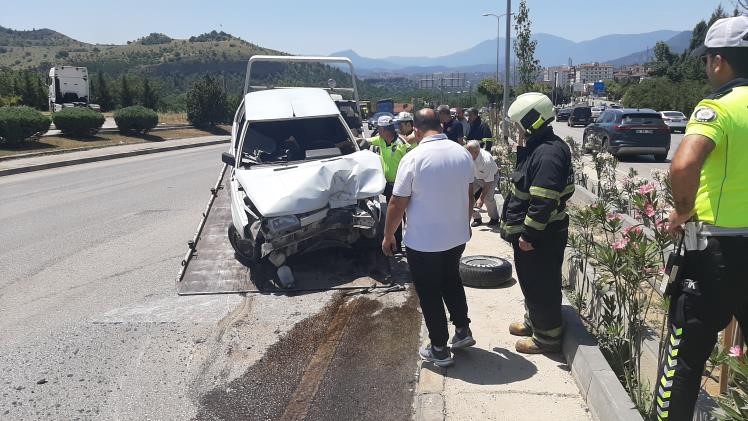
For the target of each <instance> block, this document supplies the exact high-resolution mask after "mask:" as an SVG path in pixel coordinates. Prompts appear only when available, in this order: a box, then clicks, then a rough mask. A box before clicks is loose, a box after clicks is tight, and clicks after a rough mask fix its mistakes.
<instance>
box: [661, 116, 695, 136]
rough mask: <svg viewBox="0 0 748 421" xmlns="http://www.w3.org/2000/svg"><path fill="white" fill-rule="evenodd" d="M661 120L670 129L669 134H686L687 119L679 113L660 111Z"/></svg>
mask: <svg viewBox="0 0 748 421" xmlns="http://www.w3.org/2000/svg"><path fill="white" fill-rule="evenodd" d="M660 115H661V116H662V120H663V121H664V122H665V124H667V125H668V127H670V132H671V133H675V132H683V133H685V132H686V124H687V123H688V117H686V116H685V115H684V114H683V113H682V112H680V111H660Z"/></svg>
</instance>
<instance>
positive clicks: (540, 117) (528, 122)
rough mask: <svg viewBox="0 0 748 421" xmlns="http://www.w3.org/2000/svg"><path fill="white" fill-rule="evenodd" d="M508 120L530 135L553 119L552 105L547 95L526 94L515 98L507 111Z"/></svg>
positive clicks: (537, 93)
mask: <svg viewBox="0 0 748 421" xmlns="http://www.w3.org/2000/svg"><path fill="white" fill-rule="evenodd" d="M507 114H508V115H509V120H511V121H512V122H514V123H519V125H520V126H522V128H523V129H524V130H525V132H527V134H529V135H532V134H534V133H535V132H537V131H538V129H540V128H541V127H544V126H547V125H548V124H549V123H550V122H551V121H553V119H554V115H553V103H552V102H551V99H550V98H548V95H545V94H541V93H540V92H528V93H526V94H522V95H520V96H518V97H517V99H516V100H514V102H513V103H512V105H511V106H510V107H509V110H508V111H507Z"/></svg>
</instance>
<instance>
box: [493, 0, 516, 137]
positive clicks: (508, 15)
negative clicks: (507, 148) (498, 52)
mask: <svg viewBox="0 0 748 421" xmlns="http://www.w3.org/2000/svg"><path fill="white" fill-rule="evenodd" d="M511 18H512V0H506V40H505V43H506V45H505V46H506V51H505V52H504V104H503V116H502V117H503V121H502V123H503V124H502V129H501V131H502V134H503V135H504V142H507V143H508V141H509V123H508V120H507V110H508V109H509V37H510V36H511V32H510V28H509V25H510V24H511ZM497 138H498V136H497Z"/></svg>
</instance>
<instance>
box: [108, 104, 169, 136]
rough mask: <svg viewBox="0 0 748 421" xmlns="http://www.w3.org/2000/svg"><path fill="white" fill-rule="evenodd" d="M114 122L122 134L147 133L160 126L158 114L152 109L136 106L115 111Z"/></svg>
mask: <svg viewBox="0 0 748 421" xmlns="http://www.w3.org/2000/svg"><path fill="white" fill-rule="evenodd" d="M114 121H115V122H116V123H117V128H118V129H119V131H120V132H121V133H128V132H137V133H146V132H148V131H149V130H151V129H152V128H154V127H156V125H157V124H158V114H156V112H155V111H153V110H151V109H150V108H146V107H143V106H141V105H134V106H132V107H126V108H121V109H119V110H117V111H115V112H114Z"/></svg>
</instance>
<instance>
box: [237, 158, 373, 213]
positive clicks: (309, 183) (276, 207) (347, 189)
mask: <svg viewBox="0 0 748 421" xmlns="http://www.w3.org/2000/svg"><path fill="white" fill-rule="evenodd" d="M234 176H235V177H236V179H237V181H238V182H239V184H241V186H242V187H243V188H244V192H245V193H246V194H247V197H248V198H249V200H251V201H252V203H253V204H254V206H255V208H256V209H257V210H258V211H259V212H260V214H261V215H262V216H264V217H272V216H282V215H294V214H299V213H305V212H311V211H314V210H317V209H321V208H324V207H326V206H329V207H330V208H340V207H344V206H349V205H353V204H355V203H356V202H357V201H358V200H360V199H365V198H368V197H372V196H377V195H379V194H381V193H382V192H383V191H384V186H385V183H386V180H385V178H384V173H383V172H382V164H381V163H380V160H379V155H376V154H374V153H373V152H371V151H359V152H355V153H352V154H350V155H344V156H338V157H335V158H328V159H321V160H318V161H311V162H301V163H298V164H293V165H283V166H259V167H254V168H238V169H236V171H235V173H234Z"/></svg>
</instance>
